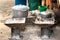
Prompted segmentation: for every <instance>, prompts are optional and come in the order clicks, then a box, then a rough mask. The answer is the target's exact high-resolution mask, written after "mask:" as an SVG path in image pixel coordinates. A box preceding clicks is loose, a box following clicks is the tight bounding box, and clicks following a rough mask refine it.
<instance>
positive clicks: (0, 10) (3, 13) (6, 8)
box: [0, 0, 14, 20]
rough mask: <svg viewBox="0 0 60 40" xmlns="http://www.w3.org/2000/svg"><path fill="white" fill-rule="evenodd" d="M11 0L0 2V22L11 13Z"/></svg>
mask: <svg viewBox="0 0 60 40" xmlns="http://www.w3.org/2000/svg"><path fill="white" fill-rule="evenodd" d="M13 5H14V1H13V0H0V20H4V19H6V18H7V17H8V16H9V15H10V14H11V12H12V8H11V7H12V6H13Z"/></svg>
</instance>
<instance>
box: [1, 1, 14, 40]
mask: <svg viewBox="0 0 60 40" xmlns="http://www.w3.org/2000/svg"><path fill="white" fill-rule="evenodd" d="M13 1H14V0H0V40H8V38H9V37H10V36H11V29H10V28H9V27H8V26H6V25H4V24H3V23H1V20H5V19H6V18H7V17H8V16H9V14H10V13H11V11H12V10H11V7H12V6H13V5H14V2H13Z"/></svg>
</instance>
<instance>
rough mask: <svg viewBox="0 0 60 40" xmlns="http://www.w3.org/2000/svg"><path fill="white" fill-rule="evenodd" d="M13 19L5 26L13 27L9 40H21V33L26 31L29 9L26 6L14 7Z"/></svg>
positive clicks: (6, 22)
mask: <svg viewBox="0 0 60 40" xmlns="http://www.w3.org/2000/svg"><path fill="white" fill-rule="evenodd" d="M12 12H13V13H12V17H11V18H8V19H7V20H5V24H6V25H7V26H9V27H11V38H9V40H20V39H21V35H20V31H21V30H24V28H25V27H24V26H25V21H26V17H27V15H28V7H27V6H25V5H16V6H14V7H12Z"/></svg>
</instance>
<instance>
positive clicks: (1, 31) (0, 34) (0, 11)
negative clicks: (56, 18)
mask: <svg viewBox="0 0 60 40" xmlns="http://www.w3.org/2000/svg"><path fill="white" fill-rule="evenodd" d="M13 5H14V2H13V0H0V21H1V20H5V19H6V18H7V17H8V16H9V14H10V13H11V12H12V9H11V7H12V6H13ZM58 28H60V27H58ZM58 28H57V29H58ZM40 32H41V29H40V27H38V26H31V25H28V26H27V27H26V30H25V31H24V32H21V35H23V39H22V40H42V39H41V38H40ZM54 32H55V34H54V37H51V39H47V40H60V29H59V30H55V31H54ZM10 36H11V28H9V27H8V26H6V25H4V24H3V23H1V22H0V40H9V37H10Z"/></svg>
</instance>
